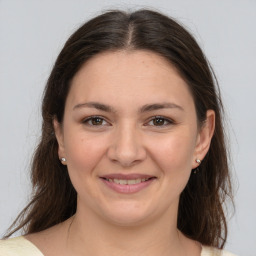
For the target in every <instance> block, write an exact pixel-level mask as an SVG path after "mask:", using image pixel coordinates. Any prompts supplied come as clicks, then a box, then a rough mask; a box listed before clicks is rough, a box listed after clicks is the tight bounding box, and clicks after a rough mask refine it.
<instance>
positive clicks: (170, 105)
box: [73, 102, 184, 113]
mask: <svg viewBox="0 0 256 256" xmlns="http://www.w3.org/2000/svg"><path fill="white" fill-rule="evenodd" d="M79 108H95V109H98V110H101V111H104V112H116V111H115V110H114V108H113V107H111V106H109V105H106V104H102V103H99V102H86V103H81V104H77V105H75V106H74V107H73V110H76V109H79ZM164 108H176V109H179V110H182V111H184V109H183V108H182V107H181V106H179V105H177V104H175V103H169V102H164V103H154V104H147V105H144V106H142V107H141V108H140V110H139V112H140V113H144V112H150V111H154V110H159V109H164Z"/></svg>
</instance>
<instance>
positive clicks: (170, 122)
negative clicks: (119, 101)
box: [82, 116, 175, 128]
mask: <svg viewBox="0 0 256 256" xmlns="http://www.w3.org/2000/svg"><path fill="white" fill-rule="evenodd" d="M94 119H99V120H100V121H102V122H103V123H104V122H105V123H104V124H102V123H101V124H99V125H96V124H93V123H92V121H93V120H94ZM156 120H161V121H163V122H164V123H163V124H160V125H154V124H150V123H151V122H154V121H156ZM82 122H83V124H86V125H88V126H99V127H102V126H108V125H110V124H109V122H108V121H106V120H105V118H104V117H102V116H90V117H87V118H86V119H84V120H83V121H82ZM173 124H175V123H174V121H173V120H171V119H170V118H166V117H163V116H154V117H152V118H151V119H150V120H149V121H148V122H147V123H146V124H145V125H144V126H155V127H159V128H162V127H166V126H169V125H173Z"/></svg>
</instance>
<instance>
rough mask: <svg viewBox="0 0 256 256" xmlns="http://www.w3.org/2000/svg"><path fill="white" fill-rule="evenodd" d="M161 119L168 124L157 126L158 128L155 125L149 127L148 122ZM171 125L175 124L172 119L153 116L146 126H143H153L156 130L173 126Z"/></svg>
mask: <svg viewBox="0 0 256 256" xmlns="http://www.w3.org/2000/svg"><path fill="white" fill-rule="evenodd" d="M158 118H159V119H163V120H164V121H167V122H168V124H163V125H159V126H157V125H149V122H151V121H153V120H155V119H158ZM173 124H175V121H174V120H173V119H171V118H169V117H165V116H153V117H151V118H150V119H149V120H148V121H147V122H146V124H145V126H154V127H158V128H163V127H166V126H169V125H173Z"/></svg>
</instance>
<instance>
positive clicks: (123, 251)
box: [67, 209, 185, 256]
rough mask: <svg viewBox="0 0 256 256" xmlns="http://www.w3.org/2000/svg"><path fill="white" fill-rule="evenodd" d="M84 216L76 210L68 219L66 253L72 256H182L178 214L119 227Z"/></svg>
mask: <svg viewBox="0 0 256 256" xmlns="http://www.w3.org/2000/svg"><path fill="white" fill-rule="evenodd" d="M85 212H86V214H85ZM85 212H83V211H82V210H80V209H78V211H77V213H76V215H75V216H74V217H73V218H72V219H70V223H69V228H68V238H67V247H68V248H67V251H69V252H70V254H72V255H81V256H84V255H94V256H100V255H112V256H116V255H122V256H130V255H132V256H137V255H138V256H139V255H143V256H156V255H157V256H159V255H162V256H165V255H185V251H184V250H185V249H184V241H185V240H184V236H183V235H182V234H181V233H180V232H179V231H178V230H177V228H176V226H177V221H176V220H177V214H172V215H170V212H167V213H169V214H165V216H161V218H157V219H155V220H151V221H148V222H147V223H141V224H138V225H133V226H120V225H117V224H114V223H109V222H106V221H105V220H103V219H102V218H99V217H98V216H96V215H95V214H94V213H92V214H89V213H88V211H85ZM71 252H72V253H71Z"/></svg>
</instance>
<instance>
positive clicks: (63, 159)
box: [60, 157, 67, 165]
mask: <svg viewBox="0 0 256 256" xmlns="http://www.w3.org/2000/svg"><path fill="white" fill-rule="evenodd" d="M60 161H61V163H62V164H63V165H66V161H67V160H66V158H65V157H62V158H61V159H60Z"/></svg>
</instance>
